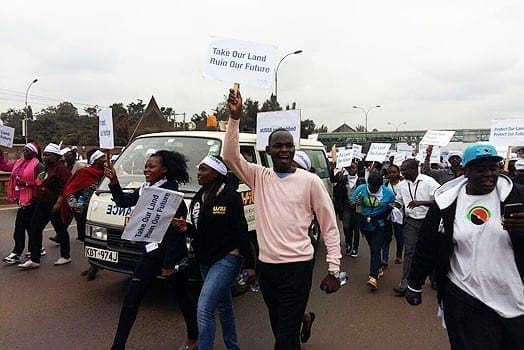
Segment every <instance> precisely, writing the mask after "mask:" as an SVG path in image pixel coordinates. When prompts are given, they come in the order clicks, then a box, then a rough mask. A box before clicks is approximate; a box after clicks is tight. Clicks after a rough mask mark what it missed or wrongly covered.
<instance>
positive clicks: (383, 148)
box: [366, 143, 391, 162]
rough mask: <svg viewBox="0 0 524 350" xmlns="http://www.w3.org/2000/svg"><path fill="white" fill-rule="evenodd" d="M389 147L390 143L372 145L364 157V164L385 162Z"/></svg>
mask: <svg viewBox="0 0 524 350" xmlns="http://www.w3.org/2000/svg"><path fill="white" fill-rule="evenodd" d="M390 147H391V144H390V143H372V144H371V146H370V147H369V151H368V154H367V155H366V162H383V161H385V160H386V156H387V154H388V151H389V148H390Z"/></svg>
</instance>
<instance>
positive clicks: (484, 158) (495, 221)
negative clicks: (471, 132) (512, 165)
mask: <svg viewBox="0 0 524 350" xmlns="http://www.w3.org/2000/svg"><path fill="white" fill-rule="evenodd" d="M501 160H502V157H499V156H498V155H497V151H496V149H495V147H493V146H491V145H483V144H477V145H473V146H469V147H468V148H467V149H466V150H465V151H464V158H463V165H464V177H460V178H457V179H455V180H452V181H450V182H447V183H446V184H445V185H443V186H442V187H441V188H439V189H438V190H437V191H436V192H435V204H434V205H433V206H432V207H431V209H430V210H429V212H428V214H427V217H426V220H425V221H424V224H423V226H422V230H421V237H420V240H419V244H418V246H417V250H416V253H415V257H414V260H413V264H412V267H411V272H410V274H409V287H408V288H409V290H408V292H406V299H407V301H408V303H410V304H412V305H417V304H419V303H420V302H421V300H422V299H421V296H422V295H421V293H422V289H421V288H422V285H423V284H424V281H425V279H426V276H427V275H428V274H429V273H430V272H431V271H432V270H433V269H434V268H435V269H436V271H437V285H438V301H439V304H440V305H441V306H442V307H443V309H444V311H443V312H444V320H445V324H446V329H447V332H448V337H449V342H450V345H451V348H452V349H524V332H523V329H524V298H523V296H524V282H523V281H524V208H522V206H520V208H519V207H517V209H519V210H521V211H520V212H519V213H512V214H511V216H507V215H506V214H504V209H505V208H507V205H510V204H514V203H517V202H520V203H522V201H523V199H524V188H523V187H522V186H520V185H517V184H512V182H511V180H510V179H509V178H507V177H506V176H505V175H500V168H499V163H500V161H501ZM459 213H460V215H458V214H459ZM441 221H442V222H443V225H444V234H442V233H440V232H439V225H440V223H441ZM501 222H502V225H501Z"/></svg>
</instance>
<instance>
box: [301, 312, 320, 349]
mask: <svg viewBox="0 0 524 350" xmlns="http://www.w3.org/2000/svg"><path fill="white" fill-rule="evenodd" d="M315 318H316V315H315V313H314V312H310V313H309V322H306V321H305V320H304V321H302V330H301V331H300V341H301V342H302V343H306V342H307V341H308V340H309V337H311V326H312V325H313V321H315Z"/></svg>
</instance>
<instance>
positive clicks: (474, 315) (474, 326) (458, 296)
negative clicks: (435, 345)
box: [443, 282, 524, 350]
mask: <svg viewBox="0 0 524 350" xmlns="http://www.w3.org/2000/svg"><path fill="white" fill-rule="evenodd" d="M443 304H444V319H445V320H446V328H447V331H448V337H449V343H450V345H451V348H452V349H457V350H458V349H460V350H464V349H465V350H469V349H472V350H473V349H479V350H491V349H500V350H503V349H521V350H522V349H524V316H519V317H515V318H503V317H502V316H500V315H499V314H497V313H496V312H495V311H494V310H493V309H491V308H490V307H488V306H487V305H485V304H484V303H482V302H481V301H479V300H477V299H475V298H473V297H472V296H470V295H469V294H467V293H466V292H464V291H463V290H461V289H460V288H459V287H457V286H456V285H454V284H452V283H451V282H449V284H448V287H447V290H446V292H445V294H444V298H443Z"/></svg>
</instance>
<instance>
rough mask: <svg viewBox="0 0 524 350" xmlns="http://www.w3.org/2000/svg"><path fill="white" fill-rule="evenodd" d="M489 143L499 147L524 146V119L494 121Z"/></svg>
mask: <svg viewBox="0 0 524 350" xmlns="http://www.w3.org/2000/svg"><path fill="white" fill-rule="evenodd" d="M489 142H491V143H493V144H495V145H497V146H524V119H498V120H492V121H491V132H490V134H489Z"/></svg>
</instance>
